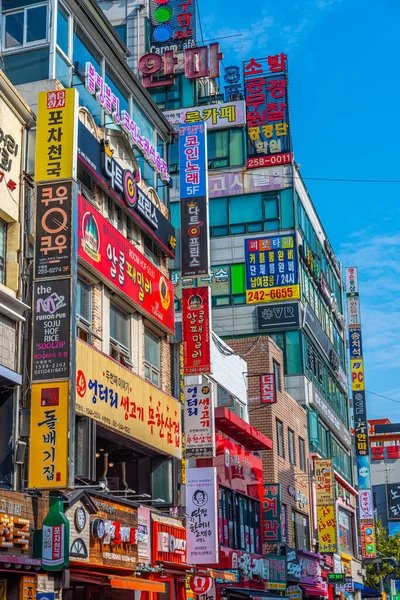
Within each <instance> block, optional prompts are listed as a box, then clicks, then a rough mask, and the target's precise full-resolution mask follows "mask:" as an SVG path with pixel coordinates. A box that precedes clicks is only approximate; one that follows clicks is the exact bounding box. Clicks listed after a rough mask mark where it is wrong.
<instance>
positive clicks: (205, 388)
mask: <svg viewBox="0 0 400 600" xmlns="http://www.w3.org/2000/svg"><path fill="white" fill-rule="evenodd" d="M201 393H202V394H209V393H210V388H209V387H208V385H203V387H202V388H201Z"/></svg>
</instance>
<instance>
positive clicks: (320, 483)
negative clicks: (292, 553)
mask: <svg viewBox="0 0 400 600" xmlns="http://www.w3.org/2000/svg"><path fill="white" fill-rule="evenodd" d="M314 469H315V479H316V500H317V513H318V543H319V551H320V552H321V553H322V552H336V550H337V536H336V506H335V486H334V479H333V464H332V459H327V460H326V459H320V458H318V459H315V460H314Z"/></svg>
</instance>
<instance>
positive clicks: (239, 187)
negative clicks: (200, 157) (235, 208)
mask: <svg viewBox="0 0 400 600" xmlns="http://www.w3.org/2000/svg"><path fill="white" fill-rule="evenodd" d="M291 186H292V168H291V167H290V166H288V167H267V168H265V169H257V170H256V171H247V172H243V171H234V172H226V173H213V174H210V175H209V177H208V193H209V197H210V198H219V197H220V196H235V195H239V194H255V193H257V192H268V191H271V190H282V189H285V188H288V187H291Z"/></svg>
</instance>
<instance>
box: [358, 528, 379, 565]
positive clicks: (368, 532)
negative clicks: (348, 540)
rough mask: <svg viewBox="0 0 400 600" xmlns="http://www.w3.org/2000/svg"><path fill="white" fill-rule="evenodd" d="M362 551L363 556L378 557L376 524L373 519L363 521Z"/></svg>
mask: <svg viewBox="0 0 400 600" xmlns="http://www.w3.org/2000/svg"><path fill="white" fill-rule="evenodd" d="M360 528H361V553H362V557H363V558H376V538H375V525H374V522H373V521H370V522H369V523H361V524H360Z"/></svg>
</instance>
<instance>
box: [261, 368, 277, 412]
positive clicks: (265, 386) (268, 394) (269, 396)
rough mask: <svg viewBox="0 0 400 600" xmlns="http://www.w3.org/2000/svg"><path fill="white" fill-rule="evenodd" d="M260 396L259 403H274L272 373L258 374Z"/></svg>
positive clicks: (274, 390)
mask: <svg viewBox="0 0 400 600" xmlns="http://www.w3.org/2000/svg"><path fill="white" fill-rule="evenodd" d="M260 396H261V404H275V402H276V385H275V375H274V373H268V374H267V375H260Z"/></svg>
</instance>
